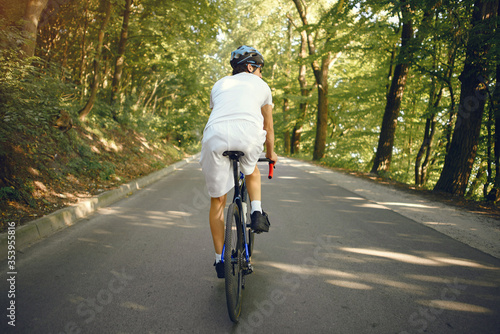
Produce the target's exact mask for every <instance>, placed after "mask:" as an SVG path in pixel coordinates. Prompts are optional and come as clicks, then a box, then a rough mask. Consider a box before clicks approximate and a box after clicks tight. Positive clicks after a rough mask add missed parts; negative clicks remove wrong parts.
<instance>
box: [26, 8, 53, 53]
mask: <svg viewBox="0 0 500 334" xmlns="http://www.w3.org/2000/svg"><path fill="white" fill-rule="evenodd" d="M48 2H49V1H48V0H28V2H27V3H26V11H25V12H24V18H23V21H24V24H23V32H24V33H25V35H26V37H27V40H26V43H24V44H23V46H22V48H21V50H22V51H23V53H24V56H25V57H28V58H29V57H33V56H34V55H35V46H36V34H37V28H38V22H39V21H40V16H41V15H42V12H43V10H44V9H45V7H47V3H48Z"/></svg>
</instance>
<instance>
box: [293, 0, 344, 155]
mask: <svg viewBox="0 0 500 334" xmlns="http://www.w3.org/2000/svg"><path fill="white" fill-rule="evenodd" d="M293 2H294V3H295V7H296V8H297V11H298V13H299V16H300V19H301V21H302V25H303V28H304V29H305V32H306V36H307V46H308V49H309V55H310V56H311V58H312V62H311V67H312V70H313V73H314V78H315V79H316V85H317V87H318V114H317V117H316V139H315V141H314V151H313V160H320V159H321V158H323V157H324V155H325V147H326V137H327V130H328V71H329V67H330V63H331V62H332V61H333V60H334V56H333V54H332V51H331V50H329V44H330V41H331V39H332V37H333V35H329V36H327V37H326V41H325V43H324V48H323V50H321V51H322V52H321V54H320V55H318V51H317V50H316V44H315V39H314V36H313V31H312V30H311V26H310V25H309V22H308V18H307V6H306V4H305V3H304V1H303V0H293ZM343 6H344V3H343V1H339V2H338V4H337V6H335V7H334V8H332V10H331V11H330V12H329V13H327V15H332V14H336V13H340V12H341V11H342V10H343ZM320 29H321V28H320ZM337 56H338V54H337ZM335 57H336V56H335ZM319 59H321V63H320V62H319ZM301 84H302V83H301Z"/></svg>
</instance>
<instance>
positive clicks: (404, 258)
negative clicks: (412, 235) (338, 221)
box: [340, 247, 441, 266]
mask: <svg viewBox="0 0 500 334" xmlns="http://www.w3.org/2000/svg"><path fill="white" fill-rule="evenodd" d="M340 249H341V250H343V251H345V252H351V253H356V254H363V255H370V256H376V257H383V258H387V259H391V260H396V261H400V262H404V263H410V264H418V265H426V266H440V265H441V263H439V262H437V261H434V260H430V259H426V258H423V257H419V256H415V255H410V254H404V253H397V252H389V251H382V250H376V249H366V248H349V247H342V248H340Z"/></svg>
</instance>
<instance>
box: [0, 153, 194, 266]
mask: <svg viewBox="0 0 500 334" xmlns="http://www.w3.org/2000/svg"><path fill="white" fill-rule="evenodd" d="M198 155H199V154H195V155H193V156H191V157H188V158H186V159H184V160H181V161H179V162H176V163H174V164H172V165H170V166H168V167H165V168H163V169H161V170H159V171H156V172H153V173H151V174H149V175H147V176H144V177H142V178H140V179H137V180H134V181H132V182H129V183H127V184H123V185H121V186H120V187H119V188H116V189H113V190H110V191H106V192H104V193H102V194H100V195H97V196H95V197H93V198H91V199H89V200H87V201H84V202H81V203H78V204H76V205H74V206H69V207H66V208H64V209H61V210H58V211H55V212H53V213H51V214H48V215H46V216H43V217H42V218H39V219H36V220H33V221H31V222H29V223H28V224H26V225H23V226H20V227H16V230H15V231H16V233H15V236H16V237H15V248H16V249H18V250H19V249H22V248H25V247H27V246H29V245H31V244H33V243H35V242H37V241H39V240H41V239H43V238H46V237H48V236H50V235H52V234H54V233H56V232H59V231H61V230H63V229H65V228H66V227H68V226H72V225H74V224H75V223H77V222H78V221H79V220H81V219H82V218H85V217H87V216H89V215H91V214H93V213H94V212H96V211H97V210H98V209H99V208H103V207H106V206H109V205H111V204H113V203H115V202H117V201H118V200H120V199H122V198H124V197H126V196H129V195H131V194H133V193H134V192H136V191H138V190H141V189H143V188H145V187H147V186H148V185H150V184H152V183H154V182H156V181H158V180H159V179H161V178H162V177H164V176H166V175H168V174H170V173H172V172H174V171H175V170H176V169H179V168H181V167H183V166H184V165H186V164H187V163H189V162H190V161H192V160H194V159H196V158H197V157H198ZM11 242H12V240H11ZM7 243H8V233H7V231H5V232H3V233H1V234H0V250H1V252H0V261H3V260H5V259H6V258H7V254H8V253H7Z"/></svg>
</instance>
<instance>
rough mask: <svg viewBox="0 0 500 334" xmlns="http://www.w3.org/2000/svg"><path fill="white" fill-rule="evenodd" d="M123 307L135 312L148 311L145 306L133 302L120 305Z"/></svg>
mask: <svg viewBox="0 0 500 334" xmlns="http://www.w3.org/2000/svg"><path fill="white" fill-rule="evenodd" d="M120 306H121V307H124V308H126V309H129V310H134V311H147V310H148V308H147V307H146V306H144V305H140V304H137V303H133V302H123V303H121V304H120Z"/></svg>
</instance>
